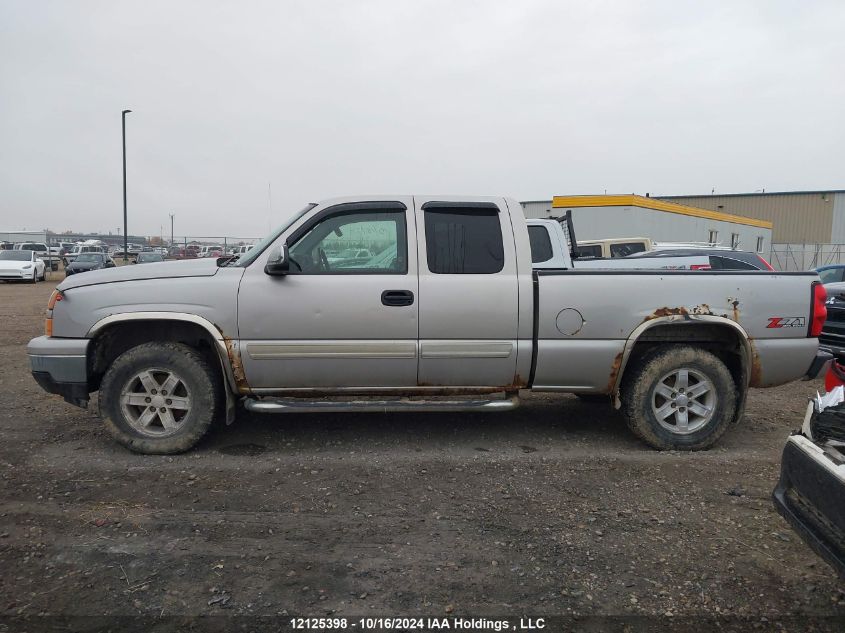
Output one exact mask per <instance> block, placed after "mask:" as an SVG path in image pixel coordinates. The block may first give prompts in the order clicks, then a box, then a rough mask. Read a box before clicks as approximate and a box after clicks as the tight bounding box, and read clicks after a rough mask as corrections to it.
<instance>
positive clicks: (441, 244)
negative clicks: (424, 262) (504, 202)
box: [425, 207, 505, 275]
mask: <svg viewBox="0 0 845 633" xmlns="http://www.w3.org/2000/svg"><path fill="white" fill-rule="evenodd" d="M425 247H426V251H427V258H428V269H429V270H430V271H431V272H433V273H441V274H455V273H457V274H488V275H489V274H493V273H498V272H500V271H501V270H502V269H503V268H504V267H505V249H504V245H503V243H502V227H501V225H500V224H499V213H498V211H497V210H495V209H475V208H471V209H462V208H460V207H450V208H443V209H432V210H430V211H429V210H426V211H425Z"/></svg>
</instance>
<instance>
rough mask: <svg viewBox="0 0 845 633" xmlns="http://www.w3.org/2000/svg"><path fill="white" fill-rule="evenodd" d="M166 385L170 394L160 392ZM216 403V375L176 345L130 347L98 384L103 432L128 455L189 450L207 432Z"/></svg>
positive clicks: (185, 348) (196, 356) (189, 350)
mask: <svg viewBox="0 0 845 633" xmlns="http://www.w3.org/2000/svg"><path fill="white" fill-rule="evenodd" d="M151 381H152V382H151ZM168 384H169V385H171V391H172V393H165V392H166V391H167V390H166V389H164V387H166V386H167V385H168ZM166 396H172V398H167V397H166ZM220 401H221V393H220V380H219V377H218V376H217V374H216V373H215V371H214V370H213V369H212V368H211V366H209V364H208V362H206V360H205V359H204V358H203V357H202V356H200V355H199V354H198V353H197V352H196V351H195V350H194V349H193V348H191V347H188V346H187V345H183V344H181V343H144V344H143V345H138V346H137V347H133V348H132V349H130V350H128V351H126V352H124V353H123V354H121V355H120V356H119V357H118V358H117V360H115V361H114V363H112V365H111V367H109V369H108V371H107V372H106V374H105V376H103V380H102V382H101V384H100V395H99V403H100V415H101V416H102V417H103V421H104V422H105V425H106V428H107V429H108V430H109V432H110V433H111V434H112V436H113V437H114V438H115V439H116V440H117V441H118V442H120V443H121V444H122V445H123V446H125V447H126V448H128V449H129V450H131V451H134V452H136V453H144V454H147V455H170V454H174V453H182V452H184V451H187V450H188V449H190V448H192V447H193V446H194V445H196V443H197V442H199V441H200V440H201V439H202V437H203V436H204V435H205V434H206V433H207V432H208V430H209V428H210V427H211V424H212V423H213V421H214V419H215V416H216V413H217V410H218V408H219V407H218V403H219V402H220ZM177 403H178V404H177ZM148 404H150V405H153V406H149V407H148ZM162 410H165V412H164V413H161V412H162ZM160 413H161V415H160Z"/></svg>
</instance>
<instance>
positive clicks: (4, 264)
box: [0, 249, 47, 283]
mask: <svg viewBox="0 0 845 633" xmlns="http://www.w3.org/2000/svg"><path fill="white" fill-rule="evenodd" d="M46 274H47V273H46V266H45V265H44V260H43V259H41V258H40V257H38V256H37V255H36V254H35V251H28V250H27V251H25V250H20V249H18V250H14V251H0V279H3V280H23V281H29V282H31V283H35V282H36V281H44V279H45V278H46Z"/></svg>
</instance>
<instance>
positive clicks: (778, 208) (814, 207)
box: [659, 189, 845, 244]
mask: <svg viewBox="0 0 845 633" xmlns="http://www.w3.org/2000/svg"><path fill="white" fill-rule="evenodd" d="M659 199H660V200H665V201H667V202H676V203H679V204H686V205H690V206H693V207H699V208H701V209H710V210H713V211H719V212H723V213H731V214H733V215H741V216H744V217H748V218H756V219H758V220H767V221H769V222H772V223H773V224H774V234H773V236H772V239H773V241H774V242H775V243H792V244H843V243H845V190H842V189H839V190H829V191H778V192H773V193H735V194H727V195H710V196H659Z"/></svg>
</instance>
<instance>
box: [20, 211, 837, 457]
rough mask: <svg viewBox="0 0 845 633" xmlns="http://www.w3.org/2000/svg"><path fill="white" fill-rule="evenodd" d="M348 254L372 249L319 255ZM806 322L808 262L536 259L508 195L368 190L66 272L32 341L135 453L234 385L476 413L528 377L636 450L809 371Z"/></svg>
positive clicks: (719, 426) (44, 368) (286, 403)
mask: <svg viewBox="0 0 845 633" xmlns="http://www.w3.org/2000/svg"><path fill="white" fill-rule="evenodd" d="M347 248H349V249H354V250H356V251H358V250H363V249H367V250H368V251H369V252H370V253H371V254H372V256H371V257H370V258H369V259H365V258H356V259H355V261H351V262H350V261H345V260H343V259H338V258H337V257H333V258H332V259H331V260H330V259H329V257H328V255H327V253H339V252H342V251H343V250H344V249H347ZM824 320H825V293H824V288H823V286H822V285H821V284H820V283H819V280H818V276H817V275H816V273H814V272H806V273H805V272H798V273H773V272H745V271H742V272H734V271H719V272H714V271H707V270H704V271H700V270H699V271H688V270H681V271H675V270H653V269H652V270H594V269H585V270H579V269H577V268H575V269H542V270H541V269H538V270H534V269H532V264H531V246H530V241H529V236H528V228H527V225H526V221H525V218H524V217H523V214H522V209H521V207H520V205H519V204H518V203H517V202H515V201H513V200H511V199H508V198H499V197H456V196H376V197H372V196H370V197H353V198H340V199H332V200H326V201H323V202H320V203H318V204H309V205H308V206H306V207H305V208H304V209H303V210H302V211H300V212H299V213H297V214H295V215H294V216H293V217H292V218H291V219H290V221H288V222H287V223H286V224H285V225H284V226H282V227H281V228H279V229H278V230H276V231H275V232H273V233H272V234H271V235H269V236H268V237H266V238H265V239H264V240H262V241H261V242H260V243H258V244H257V245H255V247H254V248H252V249H251V250H250V251H249V252H248V253H245V254H244V255H242V256H241V257H239V258H231V257H224V258H219V259H216V260H214V259H197V260H194V261H183V262H163V263H154V264H148V265H145V266H124V267H119V268H114V269H109V270H98V271H92V272H90V273H86V274H84V275H74V276H72V277H69V278H67V279H65V280H64V281H63V282H62V283H61V284H59V286H58V287H57V288H56V291H55V292H54V293H53V295H52V296H51V297H50V300H49V303H48V305H47V318H46V322H45V330H46V333H45V336H41V337H38V338H35V339H33V340H32V341H30V343H29V345H28V353H29V357H30V360H31V365H32V374H33V376H34V378H35V380H36V381H37V382H38V383H39V384H40V385H41V386H42V387H43V388H44V389H45V390H47V391H48V392H51V393H56V394H60V395H62V396H63V397H64V398H65V399H66V400H67V401H68V402H71V403H73V404H76V405H79V406H87V404H88V402H89V399H90V397H91V394H92V393H94V392H99V412H100V416H101V417H102V418H103V420H104V422H105V424H106V426H107V428H108V429H109V431H110V432H111V433H112V435H113V436H114V437H115V438H116V439H117V441H118V442H120V443H121V444H123V445H124V446H126V447H128V448H129V449H131V450H134V451H137V452H141V453H175V452H180V451H185V450H187V449H189V448H191V447H192V446H194V444H196V442H198V441H199V440H200V439H201V438H202V437H203V435H205V433H206V432H207V431H208V429H209V427H210V426H211V424H212V422H213V421H214V420H215V419H221V420H222V419H225V420H226V422H227V423H231V422H232V421H234V419H235V415H236V411H237V405H238V402H239V401H240V402H241V403H242V405H243V407H244V408H245V409H247V410H248V411H252V412H266V413H274V412H280V413H294V414H304V413H310V412H341V411H367V412H390V413H395V412H403V411H466V412H486V411H507V410H510V409H513V408H514V407H516V406H518V404H519V393H520V391H521V390H528V389H531V390H534V391H543V392H561V393H576V394H581V395H587V396H590V395H592V396H596V395H602V396H605V397H606V400H607V402H608V404H609V405H611V404H612V405H613V406H615V407H617V408H621V409H622V410H623V412H624V414H625V417H626V419H627V421H628V424H629V426H630V428H631V429H632V430H633V432H634V433H635V434H636V435H637V436H638V437H640V438H641V439H642V440H644V441H645V442H647V443H648V444H650V445H651V446H653V447H655V448H657V449H681V450H697V449H705V448H707V447H710V446H712V445H713V444H714V443H715V442H716V441H717V440H718V439H719V438H720V437H721V436H722V434H723V433H724V432H725V431H726V430H727V429H728V428H729V427H730V426H731V424H733V423H735V422H737V421H739V420H740V419H741V418H742V415H743V410H744V404H745V398H746V393H747V390H748V388H749V387H771V386H774V385H780V384H783V383H786V382H789V381H792V380H796V379H799V378H802V377H815V376H816V375H817V374H818V373H819V372H820V371H821V370H822V369H823V368H824V366H825V365H826V363H828V362H829V360H830V355H829V354H827V353H824V352H819V350H818V338H817V337H818V335H819V332H820V331H821V327H822V323H823V322H824ZM561 415H565V411H562V413H561ZM396 421H397V423H398V424H400V423H402V418H401V417H399V416H397V417H396Z"/></svg>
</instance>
